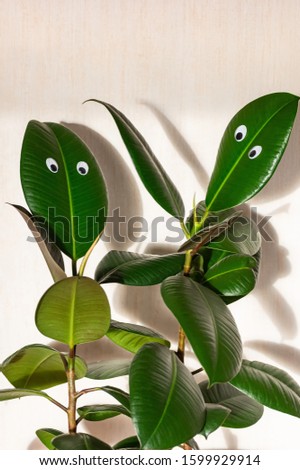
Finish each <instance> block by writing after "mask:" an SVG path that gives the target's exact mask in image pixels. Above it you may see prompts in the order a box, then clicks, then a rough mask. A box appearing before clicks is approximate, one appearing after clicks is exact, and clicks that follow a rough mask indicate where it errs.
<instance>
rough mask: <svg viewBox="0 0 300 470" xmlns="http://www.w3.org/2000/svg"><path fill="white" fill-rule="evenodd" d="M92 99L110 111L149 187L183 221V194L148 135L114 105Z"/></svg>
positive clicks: (161, 202)
mask: <svg viewBox="0 0 300 470" xmlns="http://www.w3.org/2000/svg"><path fill="white" fill-rule="evenodd" d="M89 101H95V102H96V103H100V104H102V105H103V106H105V107H106V109H107V110H108V111H109V112H110V114H111V115H112V117H113V119H114V121H115V123H116V125H117V127H118V129H119V131H120V134H121V137H122V139H123V142H124V144H125V145H126V147H127V150H128V152H129V155H130V156H131V158H132V161H133V163H134V166H135V168H136V170H137V172H138V174H139V176H140V178H141V180H142V182H143V183H144V185H145V188H146V189H147V190H148V191H149V193H150V194H151V196H152V197H153V198H154V199H155V201H156V202H157V203H158V204H159V205H160V206H161V207H162V208H163V209H165V210H166V211H167V212H168V213H169V214H171V215H173V216H174V217H176V218H178V219H179V220H182V219H183V218H184V205H183V202H182V199H181V196H180V194H179V193H178V191H177V189H176V187H175V186H174V184H173V183H172V181H171V180H170V178H169V176H168V175H167V173H166V172H165V170H164V169H163V167H162V165H161V164H160V162H159V161H158V159H157V158H156V156H155V155H154V153H153V152H152V150H151V148H150V147H149V145H148V144H147V142H146V141H145V139H144V137H143V136H142V135H141V134H140V133H139V131H138V130H137V129H136V128H135V127H134V125H133V124H132V123H131V122H130V121H129V119H127V117H126V116H124V114H122V113H121V112H120V111H119V110H118V109H116V108H115V107H114V106H112V105H111V104H108V103H104V102H103V101H98V100H94V99H93V100H89Z"/></svg>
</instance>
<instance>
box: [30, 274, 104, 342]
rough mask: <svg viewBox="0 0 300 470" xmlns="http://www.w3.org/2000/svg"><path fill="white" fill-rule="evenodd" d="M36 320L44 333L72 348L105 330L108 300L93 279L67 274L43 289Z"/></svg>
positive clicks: (101, 334)
mask: <svg viewBox="0 0 300 470" xmlns="http://www.w3.org/2000/svg"><path fill="white" fill-rule="evenodd" d="M35 322H36V326H37V328H38V329H39V331H40V332H41V333H43V334H44V335H45V336H48V337H49V338H52V339H55V340H57V341H61V342H62V343H65V344H68V345H69V346H70V348H72V347H73V346H74V345H75V344H81V343H88V342H90V341H95V340H96V339H99V338H102V336H104V335H105V334H106V332H107V330H108V328H109V323H110V308H109V303H108V300H107V297H106V294H105V292H104V290H103V289H102V287H101V286H99V284H97V282H96V281H93V280H92V279H90V278H87V277H77V276H74V277H69V278H67V279H63V280H62V281H59V282H57V283H56V284H54V285H53V286H52V287H50V289H48V290H47V291H46V293H45V294H44V295H43V297H42V298H41V300H40V301H39V304H38V306H37V309H36V316H35Z"/></svg>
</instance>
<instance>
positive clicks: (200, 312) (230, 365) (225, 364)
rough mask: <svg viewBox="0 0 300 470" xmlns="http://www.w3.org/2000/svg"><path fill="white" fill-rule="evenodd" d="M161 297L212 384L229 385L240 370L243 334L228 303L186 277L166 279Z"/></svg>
mask: <svg viewBox="0 0 300 470" xmlns="http://www.w3.org/2000/svg"><path fill="white" fill-rule="evenodd" d="M161 293H162V297H163V299H164V301H165V304H166V305H167V307H168V308H169V309H170V310H171V312H172V313H173V314H174V316H175V317H176V318H177V320H178V322H179V323H180V325H181V326H182V328H183V330H184V332H185V334H186V336H187V338H188V340H189V342H190V343H191V346H192V348H193V350H194V352H195V354H196V356H197V357H198V359H199V361H200V363H201V364H202V366H203V368H204V369H205V371H206V373H207V375H208V377H209V381H210V384H211V385H213V384H214V383H216V382H227V381H229V380H230V379H231V378H233V377H234V376H235V375H236V374H237V372H238V371H239V369H240V365H241V360H242V344H241V339H240V335H239V332H238V329H237V326H236V323H235V321H234V318H233V316H232V315H231V313H230V311H229V309H228V308H227V307H226V305H225V303H224V302H223V301H222V300H221V299H220V298H219V296H218V295H217V294H215V293H214V292H212V291H211V290H210V289H207V288H206V287H204V286H202V285H200V284H198V283H196V282H195V281H193V280H192V279H190V278H188V277H185V276H173V277H169V278H168V279H166V280H165V281H164V282H163V284H162V288H161Z"/></svg>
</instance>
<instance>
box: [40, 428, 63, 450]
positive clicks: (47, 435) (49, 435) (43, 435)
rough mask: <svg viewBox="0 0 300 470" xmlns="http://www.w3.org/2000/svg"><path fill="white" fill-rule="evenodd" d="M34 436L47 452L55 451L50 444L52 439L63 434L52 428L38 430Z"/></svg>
mask: <svg viewBox="0 0 300 470" xmlns="http://www.w3.org/2000/svg"><path fill="white" fill-rule="evenodd" d="M35 434H36V435H37V437H38V438H39V440H40V441H41V442H42V443H43V444H44V446H46V447H47V449H49V450H55V447H54V445H53V444H52V439H53V438H54V437H56V436H60V435H61V434H63V432H62V431H58V430H57V429H52V428H43V429H38V430H37V431H36V432H35Z"/></svg>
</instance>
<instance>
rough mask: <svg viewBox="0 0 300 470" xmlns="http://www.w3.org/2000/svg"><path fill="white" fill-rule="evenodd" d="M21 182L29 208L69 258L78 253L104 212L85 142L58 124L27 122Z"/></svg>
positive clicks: (99, 177) (99, 179)
mask: <svg viewBox="0 0 300 470" xmlns="http://www.w3.org/2000/svg"><path fill="white" fill-rule="evenodd" d="M21 182H22V187H23V191H24V195H25V198H26V201H27V204H28V206H29V208H30V210H31V212H32V213H33V214H34V215H35V216H40V217H42V218H43V219H44V220H45V222H46V223H47V224H48V227H49V233H50V236H51V238H52V239H53V241H54V242H55V243H56V244H57V245H58V247H59V248H60V249H61V250H62V251H63V252H64V253H65V254H66V255H68V256H69V257H70V258H72V259H74V260H77V259H79V258H81V257H82V256H84V255H85V253H86V252H87V251H88V249H89V248H90V246H91V245H92V243H93V241H94V240H95V239H96V237H97V235H98V234H99V233H101V232H102V230H103V228H104V223H105V216H106V213H107V194H106V187H105V182H104V179H103V176H102V174H101V171H100V169H99V167H98V165H97V162H96V160H95V158H94V156H93V155H92V153H91V152H90V150H89V149H88V147H87V146H86V145H85V144H84V143H83V142H82V141H81V140H80V139H79V137H78V136H77V135H76V134H74V133H73V132H72V131H70V130H69V129H67V128H66V127H64V126H62V125H61V124H55V123H41V122H38V121H30V122H29V124H28V126H27V129H26V132H25V136H24V140H23V147H22V157H21Z"/></svg>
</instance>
